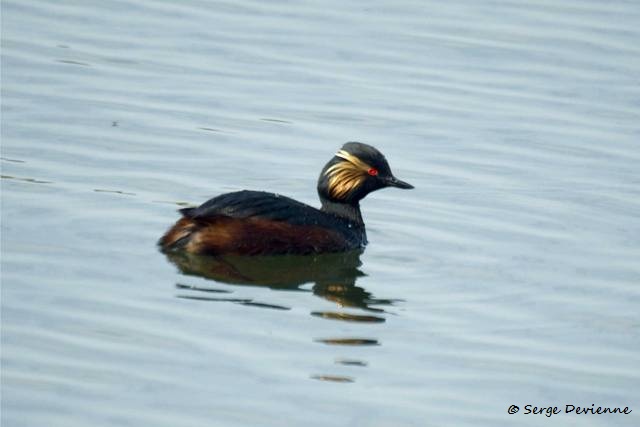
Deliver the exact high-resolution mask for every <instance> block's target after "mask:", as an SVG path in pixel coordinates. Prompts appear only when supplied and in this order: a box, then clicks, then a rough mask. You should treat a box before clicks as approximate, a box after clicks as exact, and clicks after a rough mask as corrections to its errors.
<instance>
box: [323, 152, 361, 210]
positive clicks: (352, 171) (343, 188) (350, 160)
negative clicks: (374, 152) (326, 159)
mask: <svg viewBox="0 0 640 427" xmlns="http://www.w3.org/2000/svg"><path fill="white" fill-rule="evenodd" d="M336 157H340V158H341V159H344V161H342V162H338V163H336V164H335V165H333V166H331V167H329V168H328V169H327V170H326V171H325V173H324V174H325V175H326V176H328V177H329V194H330V195H331V197H333V198H335V199H343V198H344V197H345V196H346V195H347V194H349V193H350V192H351V191H352V190H354V189H355V188H357V187H359V186H360V185H361V184H362V183H363V182H364V180H365V179H366V178H367V171H368V170H369V169H370V168H371V167H370V166H369V165H367V164H366V163H365V162H363V161H362V160H360V159H359V158H358V157H357V156H354V155H353V154H351V153H349V152H347V151H345V150H340V151H338V152H337V153H336Z"/></svg>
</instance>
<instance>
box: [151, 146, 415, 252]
mask: <svg viewBox="0 0 640 427" xmlns="http://www.w3.org/2000/svg"><path fill="white" fill-rule="evenodd" d="M385 187H396V188H402V189H411V188H414V187H413V186H412V185H411V184H409V183H407V182H404V181H401V180H399V179H397V178H396V177H395V176H393V173H391V168H390V167H389V163H388V162H387V160H386V159H385V157H384V155H382V153H381V152H380V151H378V150H377V149H375V148H374V147H372V146H370V145H367V144H363V143H360V142H348V143H346V144H344V145H343V146H342V148H341V149H340V150H339V151H338V152H337V153H336V154H335V155H334V156H333V158H332V159H331V160H329V162H328V163H327V164H326V165H325V166H324V168H323V169H322V171H321V172H320V177H319V178H318V195H319V197H320V202H321V205H322V206H321V208H320V209H316V208H314V207H312V206H309V205H306V204H304V203H301V202H298V201H296V200H293V199H291V198H289V197H285V196H281V195H279V194H274V193H268V192H263V191H249V190H243V191H237V192H233V193H226V194H222V195H220V196H217V197H214V198H213V199H211V200H209V201H207V202H205V203H203V204H202V205H200V206H198V207H194V208H185V209H181V210H180V213H181V214H182V218H180V219H179V220H178V221H177V222H176V223H175V224H174V225H173V226H172V227H171V228H170V229H169V230H168V231H167V232H166V233H165V234H164V236H162V238H161V239H160V240H159V241H158V244H159V246H160V247H161V249H162V250H163V251H177V250H184V251H186V252H188V253H194V254H208V255H227V254H229V255H275V254H318V253H328V252H344V251H349V250H354V249H360V248H364V246H365V245H366V244H367V234H366V230H365V226H364V222H363V220H362V214H361V212H360V200H362V199H363V198H364V197H365V196H366V195H367V194H369V193H371V192H372V191H376V190H379V189H381V188H385Z"/></svg>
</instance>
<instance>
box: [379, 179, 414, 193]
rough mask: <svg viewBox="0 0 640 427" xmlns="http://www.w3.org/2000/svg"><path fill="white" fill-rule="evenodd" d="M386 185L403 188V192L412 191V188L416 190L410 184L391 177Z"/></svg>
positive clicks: (386, 181) (386, 180)
mask: <svg viewBox="0 0 640 427" xmlns="http://www.w3.org/2000/svg"><path fill="white" fill-rule="evenodd" d="M385 184H387V187H396V188H402V189H403V190H411V189H412V188H415V187H414V186H413V185H411V184H409V183H408V182H404V181H400V180H399V179H398V178H396V177H395V176H390V177H389V178H387V179H385Z"/></svg>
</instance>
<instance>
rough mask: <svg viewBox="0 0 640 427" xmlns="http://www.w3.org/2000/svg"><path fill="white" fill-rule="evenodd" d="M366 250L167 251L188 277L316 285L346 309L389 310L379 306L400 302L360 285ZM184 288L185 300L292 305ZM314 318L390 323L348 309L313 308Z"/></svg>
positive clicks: (280, 286) (295, 286) (274, 285)
mask: <svg viewBox="0 0 640 427" xmlns="http://www.w3.org/2000/svg"><path fill="white" fill-rule="evenodd" d="M361 253H362V252H361V251H352V252H346V253H335V254H323V255H315V256H310V255H306V256H304V255H278V256H258V257H247V256H215V257H214V256H206V255H195V254H190V253H186V252H184V251H179V252H169V253H166V255H167V257H168V259H169V260H170V261H171V262H172V263H173V264H175V265H176V266H177V267H178V269H179V270H180V271H181V272H182V273H183V274H184V275H187V276H199V277H204V278H206V279H212V280H215V281H217V282H223V283H228V284H233V285H252V286H266V287H269V288H271V289H280V290H303V289H301V286H302V285H304V284H307V283H313V287H312V289H311V290H312V292H313V293H314V294H315V295H317V296H319V297H322V298H325V299H327V300H329V301H332V302H335V303H336V304H338V305H339V306H340V307H352V308H359V309H362V310H366V311H368V312H373V313H384V312H385V310H384V309H382V308H380V307H379V306H385V305H392V304H393V303H394V302H396V301H398V300H393V299H378V298H374V297H373V295H372V294H371V293H370V292H368V291H367V290H365V289H364V288H362V287H360V286H357V285H356V284H355V283H356V280H357V278H358V277H361V276H364V275H365V274H364V273H363V272H362V271H360V270H359V269H358V267H359V266H360V265H361V264H362V263H361V261H360V255H361ZM176 286H177V287H178V289H181V290H182V291H185V292H187V291H188V294H187V295H178V297H179V298H187V299H197V300H205V301H230V302H236V303H239V304H245V305H253V306H259V307H265V308H274V309H284V310H287V309H289V308H288V307H283V306H278V305H272V304H263V303H257V302H254V301H253V300H251V299H234V298H225V297H219V296H215V295H216V294H220V293H228V292H229V291H226V290H219V289H210V288H200V287H193V286H186V285H181V284H178V285H176ZM311 314H312V315H313V316H318V317H323V318H329V319H335V320H344V321H353V322H371V323H379V322H384V321H385V319H384V317H380V316H374V315H356V314H351V313H343V312H339V313H337V312H312V313H311Z"/></svg>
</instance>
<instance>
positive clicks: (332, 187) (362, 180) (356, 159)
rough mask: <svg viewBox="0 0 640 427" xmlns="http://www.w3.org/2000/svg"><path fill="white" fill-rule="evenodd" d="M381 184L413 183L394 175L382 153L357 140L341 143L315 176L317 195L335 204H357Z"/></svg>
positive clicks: (398, 186) (381, 186)
mask: <svg viewBox="0 0 640 427" xmlns="http://www.w3.org/2000/svg"><path fill="white" fill-rule="evenodd" d="M385 187H397V188H403V189H410V188H413V185H411V184H409V183H407V182H404V181H400V180H399V179H397V178H396V177H394V176H393V174H392V173H391V168H389V163H387V159H385V158H384V156H383V155H382V153H381V152H379V151H378V150H376V149H375V148H373V147H372V146H370V145H367V144H362V143H360V142H347V143H346V144H344V145H343V146H342V148H341V149H340V150H339V151H338V152H337V153H336V154H335V156H334V157H333V158H332V159H331V160H330V161H329V163H327V164H326V166H325V167H324V168H323V169H322V172H320V178H319V179H318V194H320V198H321V199H326V200H329V201H332V202H337V203H348V204H357V203H358V202H359V201H360V200H361V199H363V198H364V197H365V196H366V195H367V194H369V193H371V192H372V191H375V190H379V189H380V188H385Z"/></svg>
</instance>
